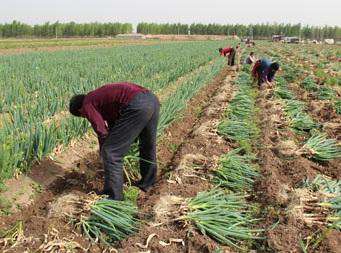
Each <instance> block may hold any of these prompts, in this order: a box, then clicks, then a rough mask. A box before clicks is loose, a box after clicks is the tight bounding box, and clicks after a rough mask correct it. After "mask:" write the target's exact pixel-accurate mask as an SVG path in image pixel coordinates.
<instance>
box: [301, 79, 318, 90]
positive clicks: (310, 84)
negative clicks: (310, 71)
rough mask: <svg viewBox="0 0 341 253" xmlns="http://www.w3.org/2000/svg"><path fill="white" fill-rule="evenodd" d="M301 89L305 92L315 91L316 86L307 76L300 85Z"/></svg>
mask: <svg viewBox="0 0 341 253" xmlns="http://www.w3.org/2000/svg"><path fill="white" fill-rule="evenodd" d="M301 86H302V88H304V89H305V90H307V91H317V90H318V87H317V84H316V83H315V80H314V79H313V78H312V77H310V76H308V77H306V78H305V79H304V80H303V81H302V83H301Z"/></svg>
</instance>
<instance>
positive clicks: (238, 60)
mask: <svg viewBox="0 0 341 253" xmlns="http://www.w3.org/2000/svg"><path fill="white" fill-rule="evenodd" d="M241 57H242V48H241V47H240V44H238V45H237V46H236V53H235V63H236V70H237V71H239V69H240V63H241Z"/></svg>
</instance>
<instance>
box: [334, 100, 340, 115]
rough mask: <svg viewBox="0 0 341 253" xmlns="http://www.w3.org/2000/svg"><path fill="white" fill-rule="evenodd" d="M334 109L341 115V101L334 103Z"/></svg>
mask: <svg viewBox="0 0 341 253" xmlns="http://www.w3.org/2000/svg"><path fill="white" fill-rule="evenodd" d="M334 108H335V111H336V113H337V114H339V115H341V99H338V100H336V101H335V103H334Z"/></svg>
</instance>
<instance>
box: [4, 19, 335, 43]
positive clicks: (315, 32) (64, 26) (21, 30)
mask: <svg viewBox="0 0 341 253" xmlns="http://www.w3.org/2000/svg"><path fill="white" fill-rule="evenodd" d="M132 31H133V25H132V24H130V23H98V22H94V23H75V22H68V23H60V22H55V23H49V22H47V23H45V24H40V25H28V24H25V23H22V22H19V21H13V22H12V23H6V24H0V38H10V37H45V38H51V37H74V36H78V37H83V36H89V37H106V36H115V35H117V34H122V33H131V32H132ZM137 32H138V33H142V34H194V35H232V34H237V35H238V36H240V37H253V38H254V39H267V38H271V36H272V35H274V34H283V35H286V36H299V37H301V38H303V39H318V40H322V39H325V38H334V39H337V40H340V39H341V27H338V26H323V27H320V26H309V25H305V26H302V25H301V24H269V23H267V24H250V25H242V24H225V25H220V24H191V25H187V24H181V23H172V24H170V23H167V24H157V23H139V24H138V25H137Z"/></svg>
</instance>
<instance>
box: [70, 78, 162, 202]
mask: <svg viewBox="0 0 341 253" xmlns="http://www.w3.org/2000/svg"><path fill="white" fill-rule="evenodd" d="M159 108H160V104H159V101H158V99H157V97H156V96H155V95H154V94H153V93H152V92H150V91H149V90H147V89H146V88H143V87H141V86H139V85H136V84H133V83H112V84H107V85H104V86H102V87H99V88H97V89H95V90H93V91H91V92H89V93H88V94H86V95H85V94H81V95H75V96H73V97H72V98H71V100H70V104H69V110H70V113H71V114H73V115H74V116H78V117H83V118H86V119H87V120H89V121H90V123H91V125H92V127H93V129H94V131H95V132H96V133H97V135H98V140H99V147H100V154H101V158H102V160H103V165H104V190H103V194H105V195H109V197H110V198H111V199H113V200H123V157H124V155H126V154H127V152H128V151H129V148H130V146H131V144H132V143H133V142H134V141H135V139H136V138H139V151H140V157H141V159H140V173H141V180H140V181H139V182H137V183H136V185H137V186H138V187H139V188H140V189H141V190H143V191H147V190H148V189H149V188H150V187H151V186H152V185H153V184H154V183H155V180H156V176H157V165H156V132H157V124H158V119H159Z"/></svg>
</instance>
